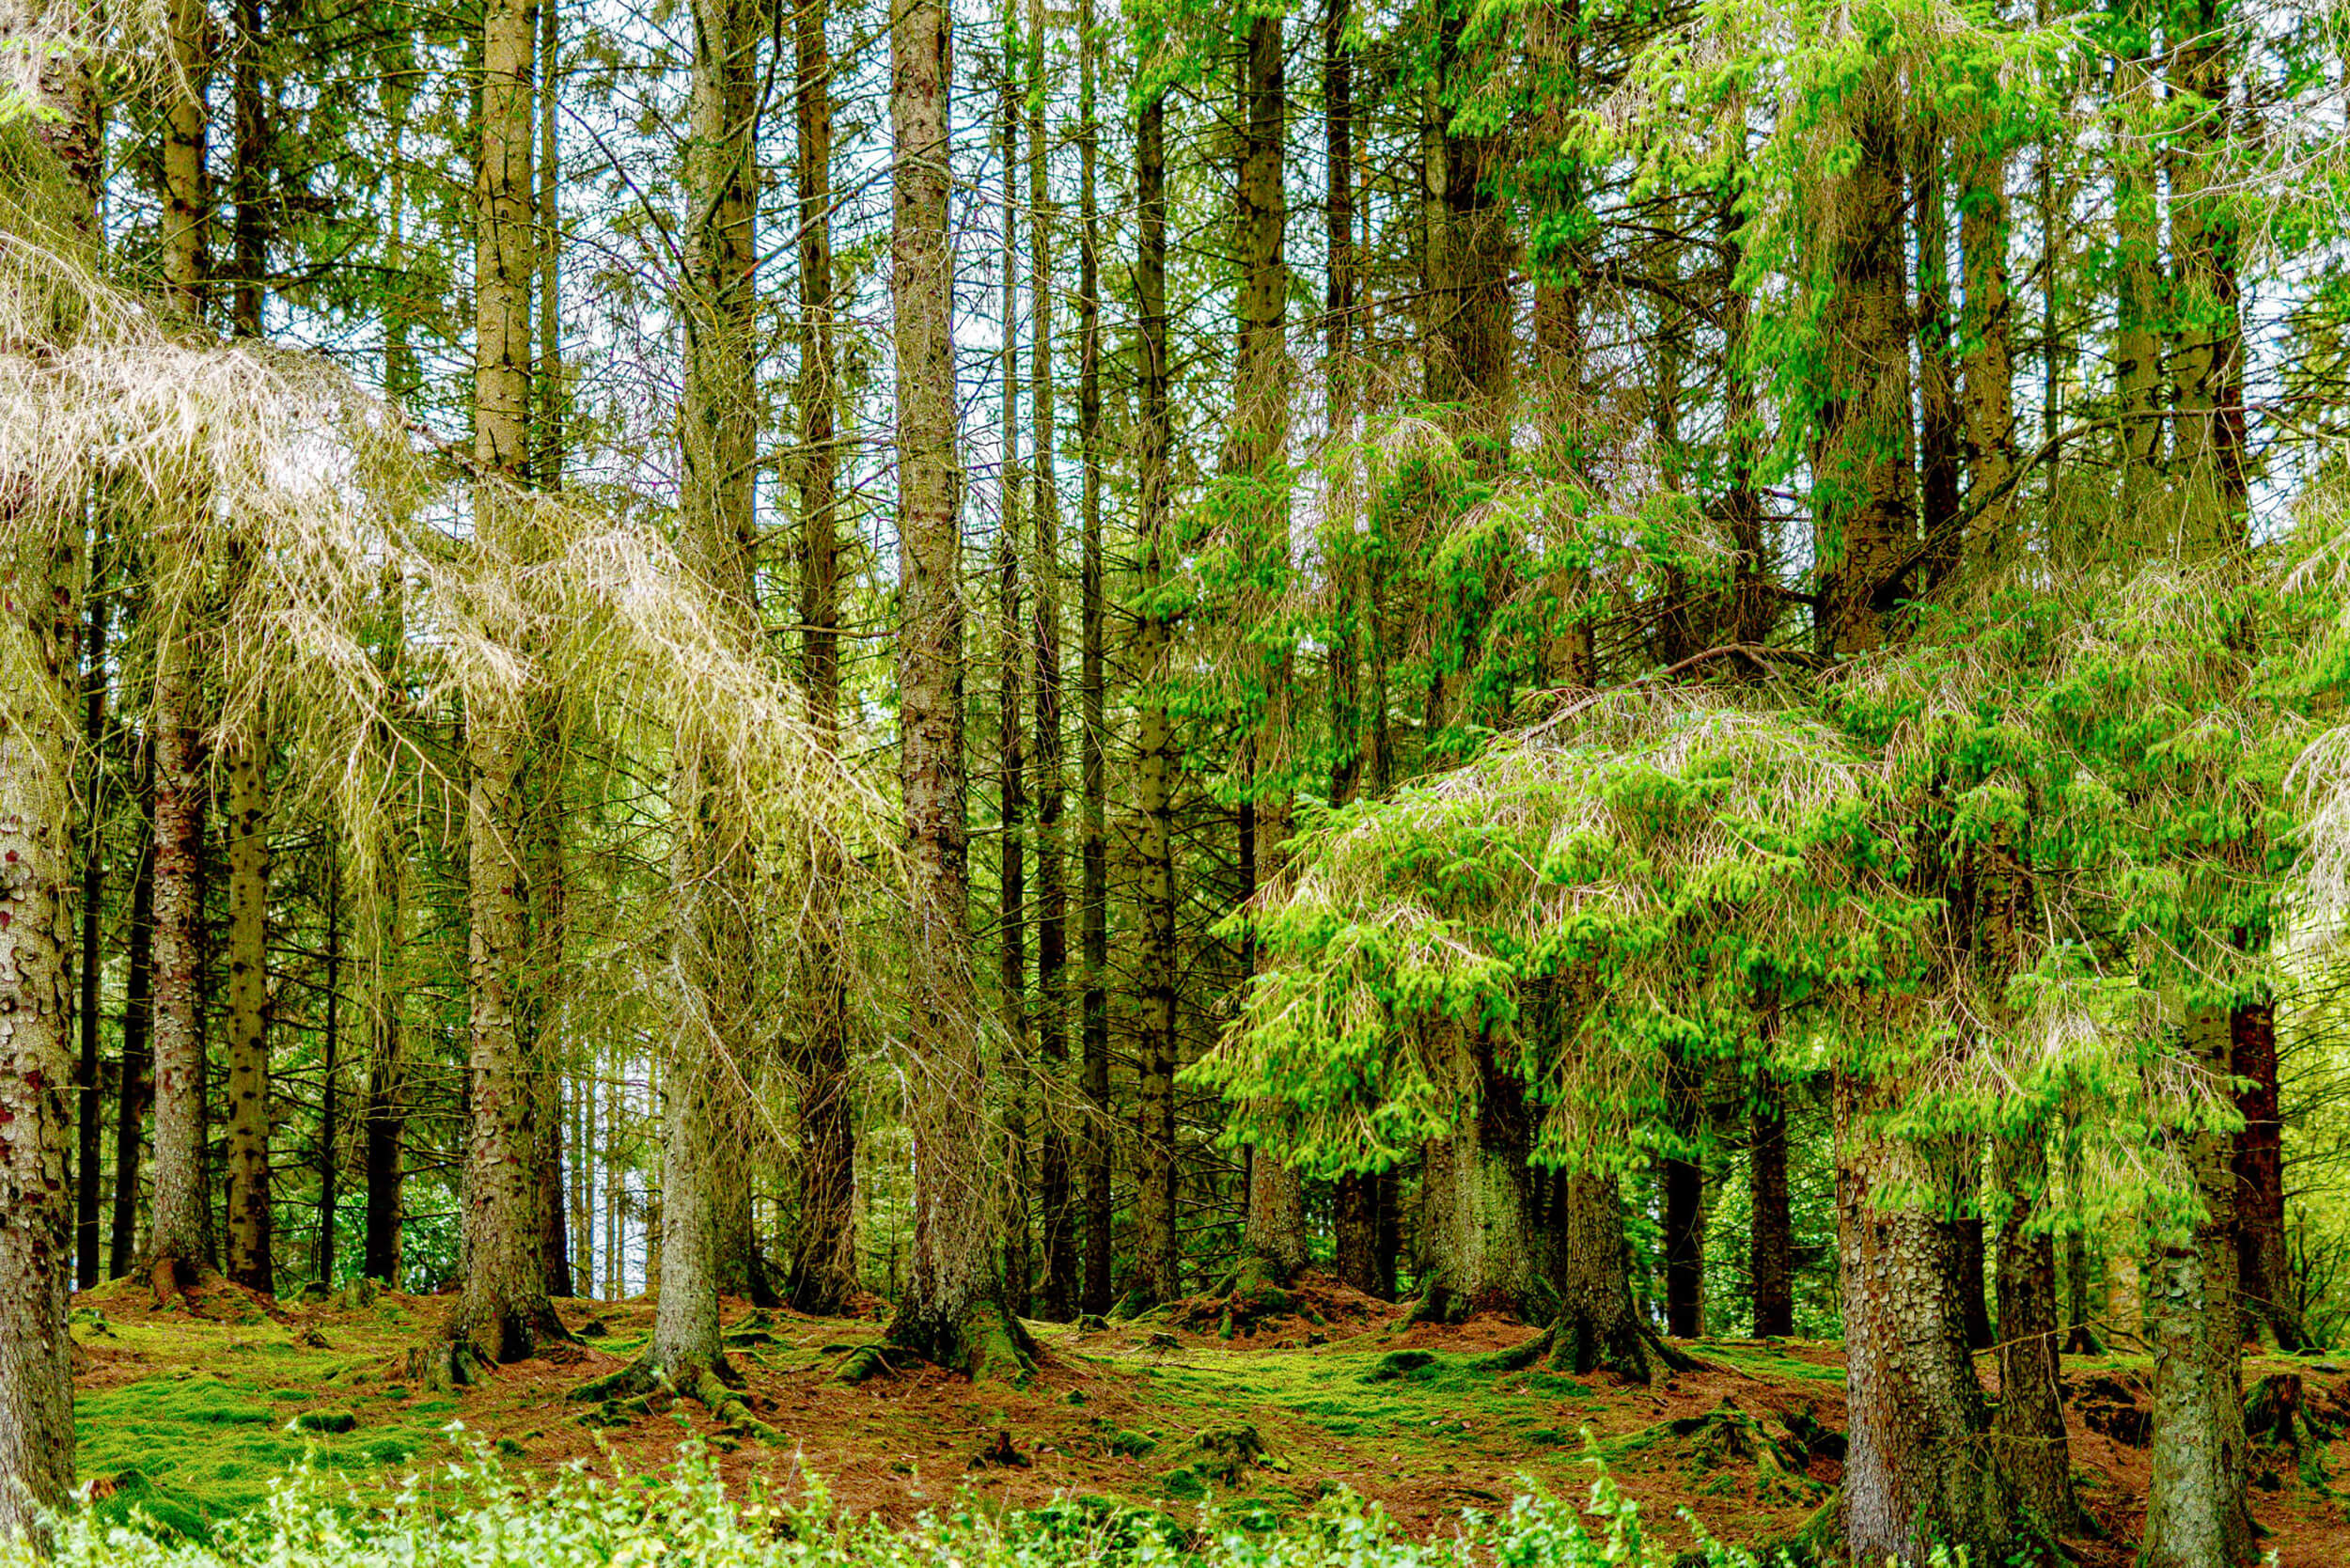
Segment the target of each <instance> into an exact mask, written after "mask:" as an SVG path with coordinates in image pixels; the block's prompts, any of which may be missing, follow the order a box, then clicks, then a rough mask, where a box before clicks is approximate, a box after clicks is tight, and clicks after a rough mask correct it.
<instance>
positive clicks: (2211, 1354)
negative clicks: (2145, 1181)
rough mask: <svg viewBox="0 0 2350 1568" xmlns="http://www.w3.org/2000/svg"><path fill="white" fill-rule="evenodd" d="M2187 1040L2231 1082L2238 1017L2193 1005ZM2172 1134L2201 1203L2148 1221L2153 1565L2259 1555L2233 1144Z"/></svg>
mask: <svg viewBox="0 0 2350 1568" xmlns="http://www.w3.org/2000/svg"><path fill="white" fill-rule="evenodd" d="M2181 1048H2182V1053H2183V1055H2184V1057H2185V1058H2186V1065H2187V1066H2188V1067H2189V1068H2190V1069H2191V1070H2193V1071H2195V1072H2197V1073H2198V1074H2204V1075H2207V1076H2208V1077H2209V1078H2210V1079H2212V1080H2223V1079H2224V1078H2225V1076H2226V1074H2227V1072H2228V1050H2229V1040H2228V1018H2227V1014H2226V1013H2225V1012H2224V1011H2221V1010H2219V1009H2217V1008H2212V1007H2199V1008H2196V1009H2194V1010H2192V1011H2190V1012H2189V1014H2188V1018H2187V1022H2186V1030H2185V1038H2184V1039H2183V1041H2182V1042H2181ZM2172 1140H2173V1141H2172V1147H2173V1148H2174V1150H2175V1151H2176V1153H2177V1156H2178V1173H2179V1175H2180V1177H2181V1178H2182V1179H2183V1180H2184V1181H2185V1182H2186V1184H2188V1186H2189V1188H2190V1193H2191V1196H2192V1198H2193V1200H2194V1201H2195V1203H2196V1206H2197V1210H2198V1212H2197V1213H2196V1215H2195V1216H2194V1218H2193V1219H2192V1220H2191V1221H2189V1222H2186V1223H2182V1222H2181V1221H2180V1220H2179V1219H2178V1217H2177V1216H2176V1215H2173V1214H2171V1213H2169V1212H2167V1210H2166V1209H2165V1208H2164V1207H2163V1206H2162V1205H2159V1204H2157V1205H2155V1206H2154V1208H2153V1210H2152V1211H2151V1212H2150V1213H2149V1214H2148V1215H2147V1219H2146V1223H2147V1226H2148V1229H2149V1231H2150V1233H2151V1234H2152V1235H2153V1237H2154V1247H2153V1253H2152V1256H2151V1257H2150V1258H2149V1259H2148V1260H2147V1264H2146V1284H2145V1309H2146V1319H2147V1338H2148V1339H2149V1340H2150V1341H2153V1349H2154V1399H2153V1403H2154V1448H2153V1452H2152V1455H2151V1458H2152V1461H2153V1466H2154V1473H2153V1478H2152V1480H2151V1481H2150V1482H2148V1484H2147V1492H2146V1529H2145V1536H2144V1541H2143V1544H2141V1546H2140V1548H2139V1562H2140V1563H2142V1564H2145V1565H2146V1568H2233V1564H2236V1563H2239V1562H2244V1561H2248V1560H2250V1559H2251V1557H2252V1556H2253V1534H2252V1523H2251V1514H2250V1513H2249V1512H2248V1508H2247V1506H2246V1501H2245V1490H2244V1487H2245V1472H2246V1463H2245V1459H2246V1456H2245V1439H2244V1396H2243V1389H2242V1387H2241V1379H2240V1373H2239V1368H2240V1365H2241V1362H2242V1358H2243V1329H2242V1327H2241V1326H2240V1325H2239V1321H2238V1318H2237V1312H2236V1301H2235V1278H2236V1246H2235V1234H2234V1224H2235V1202H2234V1200H2235V1193H2234V1178H2233V1172H2232V1171H2231V1170H2230V1168H2229V1152H2230V1147H2231V1142H2230V1139H2229V1137H2228V1136H2227V1135H2226V1134H2224V1133H2220V1132H2216V1131H2214V1130H2212V1129H2211V1128H2209V1127H2208V1126H2203V1125H2188V1126H2186V1127H2183V1128H2181V1129H2178V1130H2177V1131H2175V1132H2174V1133H2173V1134H2172Z"/></svg>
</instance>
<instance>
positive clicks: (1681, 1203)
mask: <svg viewBox="0 0 2350 1568" xmlns="http://www.w3.org/2000/svg"><path fill="white" fill-rule="evenodd" d="M1666 1074H1667V1085H1668V1087H1667V1089H1666V1095H1667V1098H1668V1100H1669V1103H1670V1105H1671V1111H1670V1115H1671V1118H1672V1137H1673V1139H1674V1149H1675V1152H1673V1153H1671V1154H1669V1155H1667V1156H1666V1157H1665V1158H1664V1159H1663V1160H1661V1161H1660V1162H1659V1163H1660V1164H1661V1165H1662V1166H1663V1168H1664V1169H1663V1175H1664V1182H1663V1185H1664V1189H1665V1215H1664V1218H1665V1238H1664V1240H1665V1331H1666V1332H1667V1333H1669V1334H1671V1335H1672V1336H1673V1337H1674V1338H1676V1339H1682V1340H1695V1339H1699V1338H1701V1337H1702V1336H1703V1335H1704V1333H1705V1166H1704V1163H1703V1162H1702V1161H1701V1160H1700V1159H1697V1158H1695V1157H1694V1156H1695V1154H1696V1152H1697V1149H1698V1139H1699V1138H1700V1137H1702V1136H1703V1133H1704V1128H1703V1127H1702V1126H1701V1125H1700V1121H1701V1118H1702V1115H1703V1107H1702V1106H1701V1105H1700V1104H1699V1101H1698V1093H1699V1083H1698V1077H1697V1074H1698V1069H1697V1068H1696V1067H1695V1066H1694V1065H1693V1064H1691V1063H1689V1062H1685V1061H1682V1060H1678V1059H1676V1060H1674V1061H1673V1063H1672V1064H1671V1065H1670V1066H1669V1067H1668V1068H1667V1070H1666Z"/></svg>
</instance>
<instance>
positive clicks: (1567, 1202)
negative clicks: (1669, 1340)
mask: <svg viewBox="0 0 2350 1568" xmlns="http://www.w3.org/2000/svg"><path fill="white" fill-rule="evenodd" d="M1558 1198H1559V1204H1558V1207H1559V1209H1560V1210H1562V1211H1563V1212H1562V1213H1560V1214H1559V1215H1557V1216H1556V1217H1555V1218H1553V1220H1552V1221H1551V1226H1552V1229H1553V1231H1555V1232H1556V1235H1557V1241H1558V1247H1559V1298H1560V1299H1559V1321H1558V1323H1557V1325H1556V1326H1555V1327H1554V1328H1553V1330H1552V1333H1553V1336H1554V1338H1553V1341H1552V1345H1551V1363H1552V1365H1554V1366H1556V1367H1558V1368H1559V1369H1560V1370H1561V1371H1567V1372H1575V1373H1577V1374H1581V1373H1586V1372H1603V1371H1604V1372H1614V1373H1615V1374H1616V1375H1617V1376H1619V1377H1622V1378H1623V1379H1625V1380H1626V1381H1628V1382H1632V1383H1643V1384H1644V1383H1646V1382H1648V1381H1649V1380H1650V1378H1651V1377H1652V1376H1653V1375H1654V1374H1655V1372H1657V1371H1658V1370H1659V1367H1660V1365H1661V1363H1660V1360H1659V1357H1658V1356H1657V1355H1656V1353H1655V1348H1654V1347H1653V1345H1651V1344H1650V1343H1649V1341H1648V1336H1647V1335H1646V1334H1645V1333H1644V1332H1643V1331H1642V1329H1641V1326H1640V1319H1639V1314H1638V1311H1637V1309H1636V1308H1635V1307H1634V1306H1633V1304H1632V1273H1631V1269H1630V1267H1629V1266H1628V1261H1627V1259H1626V1257H1625V1247H1624V1240H1623V1201H1622V1195H1621V1193H1620V1191H1619V1189H1618V1184H1617V1180H1616V1177H1615V1176H1614V1175H1613V1174H1611V1173H1608V1172H1605V1171H1600V1170H1596V1169H1591V1170H1571V1171H1568V1172H1567V1173H1566V1174H1565V1179H1564V1180H1563V1181H1562V1182H1560V1183H1559V1184H1558Z"/></svg>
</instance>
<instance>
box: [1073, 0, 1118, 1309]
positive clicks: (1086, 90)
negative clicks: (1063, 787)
mask: <svg viewBox="0 0 2350 1568" xmlns="http://www.w3.org/2000/svg"><path fill="white" fill-rule="evenodd" d="M1101 51H1102V40H1101V39H1100V37H1099V36H1098V34H1097V33H1096V30H1095V27H1094V22H1093V0H1078V6H1077V206H1078V219H1077V224H1078V227H1077V355H1078V360H1077V452H1078V461H1079V462H1080V463H1082V464H1083V465H1084V469H1085V472H1084V475H1083V478H1082V479H1081V481H1080V483H1081V492H1080V494H1081V497H1082V498H1081V500H1080V501H1079V506H1080V509H1081V516H1080V519H1079V523H1078V530H1079V533H1080V535H1081V539H1080V541H1079V551H1080V557H1081V558H1080V562H1079V566H1078V587H1077V599H1078V607H1077V618H1078V638H1079V641H1080V643H1081V644H1082V645H1083V651H1082V653H1081V654H1080V658H1081V661H1082V665H1081V668H1080V671H1079V675H1078V682H1079V686H1080V698H1079V702H1080V705H1081V709H1082V711H1081V713H1079V715H1078V741H1077V771H1078V776H1079V790H1080V792H1081V793H1082V795H1083V805H1082V807H1081V808H1080V815H1081V818H1082V823H1083V825H1082V828H1081V834H1082V841H1081V844H1080V847H1079V851H1078V860H1079V870H1078V877H1079V884H1080V890H1079V893H1078V898H1077V904H1078V916H1077V917H1078V924H1079V926H1080V928H1081V930H1080V934H1079V938H1078V940H1079V943H1080V945H1081V948H1082V960H1083V963H1084V965H1085V994H1084V996H1083V999H1082V1000H1081V1002H1080V1003H1079V1007H1078V1026H1077V1027H1078V1061H1079V1065H1078V1078H1079V1089H1080V1090H1081V1091H1082V1093H1083V1095H1084V1098H1085V1103H1086V1110H1087V1113H1088V1115H1089V1117H1090V1119H1091V1120H1090V1121H1089V1123H1088V1124H1087V1127H1086V1132H1085V1136H1084V1137H1083V1138H1081V1139H1080V1140H1079V1142H1078V1157H1079V1160H1080V1162H1081V1166H1082V1169H1081V1172H1080V1176H1079V1184H1080V1186H1081V1188H1082V1197H1081V1203H1082V1207H1083V1213H1084V1221H1085V1248H1084V1250H1085V1263H1084V1278H1083V1280H1082V1282H1081V1284H1080V1285H1079V1288H1078V1304H1079V1305H1080V1307H1082V1308H1083V1309H1084V1310H1086V1311H1088V1312H1097V1313H1098V1312H1106V1311H1108V1310H1109V1309H1110V1292H1111V1284H1110V1264H1111V1261H1112V1253H1113V1251H1114V1249H1115V1247H1116V1245H1117V1243H1116V1239H1115V1236H1114V1234H1113V1228H1112V1221H1113V1218H1114V1217H1115V1216H1114V1205H1113V1199H1112V1194H1111V1169H1112V1159H1111V1155H1112V1152H1113V1150H1114V1147H1115V1145H1114V1143H1113V1140H1112V1138H1111V1135H1110V1115H1111V1111H1110V1005H1109V981H1108V975H1109V941H1110V938H1109V909H1110V903H1109V771H1108V768H1107V766H1106V763H1105V758H1104V754H1103V746H1102V740H1103V735H1104V732H1105V727H1106V725H1107V723H1108V711H1109V710H1108V689H1109V676H1108V647H1107V635H1108V633H1107V627H1108V616H1107V613H1106V608H1107V606H1106V604H1105V600H1104V597H1103V576H1102V574H1103V567H1104V562H1103V555H1102V233H1101V213H1100V211H1099V201H1100V198H1099V195H1098V192H1097V190H1096V180H1097V172H1098V171H1097V167H1096V165H1098V163H1099V160H1100V153H1101V128H1100V125H1099V123H1098V121H1097V119H1096V117H1095V100H1096V95H1097V91H1098V83H1099V79H1100V75H1101Z"/></svg>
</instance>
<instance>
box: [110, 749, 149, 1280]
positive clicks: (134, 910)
mask: <svg viewBox="0 0 2350 1568" xmlns="http://www.w3.org/2000/svg"><path fill="white" fill-rule="evenodd" d="M154 796H155V790H154V752H153V749H152V747H151V746H150V745H149V742H148V738H147V737H145V736H141V737H140V739H139V826H140V843H139V857H138V866H137V869H136V870H134V871H133V873H132V877H133V881H132V886H131V942H130V948H131V951H130V956H129V958H128V959H127V960H126V962H125V964H124V973H123V980H122V1069H121V1073H120V1074H119V1079H120V1081H119V1082H118V1085H117V1087H116V1093H115V1191H114V1217H113V1221H112V1223H111V1224H110V1226H109V1227H108V1234H107V1237H106V1274H107V1277H108V1278H114V1279H119V1278H122V1277H123V1276H124V1275H126V1274H129V1273H130V1272H131V1270H132V1269H133V1267H134V1266H135V1265H136V1263H137V1262H138V1252H137V1243H138V1213H139V1152H140V1148H141V1144H142V1142H143V1138H142V1133H143V1129H144V1126H145V1121H146V1116H147V1109H148V1106H149V1105H150V1104H152V1103H153V1100H154V1091H155V1083H154V1068H155V1054H154V1051H153V1049H152V1047H151V1044H150V1042H151V1041H152V1040H153V1038H154V1023H155V942H154V935H155V835H154V828H153V825H152V823H153V821H154V816H155V804H154Z"/></svg>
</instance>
